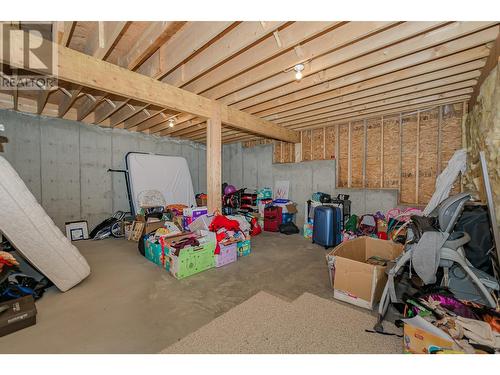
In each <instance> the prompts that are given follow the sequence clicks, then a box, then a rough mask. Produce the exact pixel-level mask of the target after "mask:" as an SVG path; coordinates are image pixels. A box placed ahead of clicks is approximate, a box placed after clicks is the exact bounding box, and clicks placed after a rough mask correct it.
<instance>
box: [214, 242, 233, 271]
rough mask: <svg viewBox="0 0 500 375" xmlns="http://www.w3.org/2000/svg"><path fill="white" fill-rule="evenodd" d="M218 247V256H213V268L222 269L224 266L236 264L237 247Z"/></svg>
mask: <svg viewBox="0 0 500 375" xmlns="http://www.w3.org/2000/svg"><path fill="white" fill-rule="evenodd" d="M219 246H220V254H215V267H222V266H225V265H226V264H229V263H233V262H236V259H237V258H238V256H237V245H236V243H233V244H231V245H222V244H219Z"/></svg>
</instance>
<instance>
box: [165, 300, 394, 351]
mask: <svg viewBox="0 0 500 375" xmlns="http://www.w3.org/2000/svg"><path fill="white" fill-rule="evenodd" d="M374 323H375V317H374V316H373V315H371V314H370V313H369V312H368V311H366V312H365V311H360V310H359V309H357V308H354V307H349V306H348V305H345V304H342V303H339V302H336V301H333V300H331V301H330V300H327V299H324V298H320V297H318V296H315V295H313V294H309V293H304V294H303V295H301V296H300V297H299V298H297V299H296V300H295V301H293V302H287V301H285V300H283V299H281V298H278V297H275V296H273V295H271V294H268V293H265V292H259V293H257V294H256V295H254V296H253V297H251V298H250V299H248V300H246V301H245V302H243V303H241V304H240V305H238V306H236V307H234V308H233V309H231V310H229V311H228V312H226V313H225V314H223V315H221V316H219V317H218V318H216V319H214V320H213V321H211V322H210V323H208V324H207V325H205V326H203V327H201V328H200V329H199V330H197V331H195V332H193V333H191V334H190V335H188V336H186V337H184V338H183V339H181V340H180V341H179V342H177V343H175V344H173V345H171V346H169V347H168V348H166V349H164V350H163V351H162V353H172V354H173V353H219V354H226V353H230V354H233V353H242V354H243V353H245V354H246V353H259V354H260V353H277V354H281V353H290V354H293V353H332V354H334V353H402V348H403V344H402V338H400V337H397V336H386V335H380V334H376V333H368V332H365V329H370V330H371V329H372V328H373V325H374ZM387 326H389V324H387ZM387 328H389V327H387ZM393 329H394V330H395V331H393V332H396V333H399V334H401V332H400V331H399V332H398V331H397V328H396V327H394V326H393Z"/></svg>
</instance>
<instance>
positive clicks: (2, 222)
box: [0, 156, 90, 292]
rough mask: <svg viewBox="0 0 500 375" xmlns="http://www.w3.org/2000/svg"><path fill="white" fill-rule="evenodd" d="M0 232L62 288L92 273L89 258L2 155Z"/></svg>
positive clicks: (71, 285)
mask: <svg viewBox="0 0 500 375" xmlns="http://www.w3.org/2000/svg"><path fill="white" fill-rule="evenodd" d="M0 232H2V233H3V234H4V235H5V236H6V237H7V238H8V240H9V241H10V242H11V243H12V244H13V245H14V247H15V248H16V249H17V250H18V251H19V252H20V253H21V254H22V255H23V256H24V257H25V258H26V259H27V260H28V261H29V262H30V263H31V264H32V265H33V266H34V267H36V268H37V269H38V271H40V272H41V273H43V274H44V275H45V276H46V277H47V278H48V279H49V280H50V281H52V282H53V283H54V284H55V285H56V286H57V288H59V289H60V290H61V291H62V292H65V291H67V290H68V289H70V288H72V287H73V286H75V285H76V284H78V283H79V282H80V281H82V280H83V279H85V278H86V277H87V276H88V275H89V274H90V267H89V265H88V263H87V261H86V260H85V258H84V257H83V256H82V255H81V254H80V252H79V251H78V249H77V248H76V247H75V246H74V245H73V244H72V243H71V241H70V240H69V239H68V238H66V236H64V235H63V234H62V232H61V231H60V230H59V228H57V227H56V225H55V224H54V222H53V221H52V219H51V218H50V217H49V216H48V215H47V213H46V212H45V211H44V209H43V208H42V206H40V204H39V203H38V202H37V201H36V199H35V197H34V196H33V194H31V192H30V191H29V190H28V188H27V187H26V185H25V184H24V182H23V180H22V179H21V177H19V175H18V174H17V172H16V171H15V170H14V169H13V168H12V166H11V165H10V163H9V162H8V161H7V160H6V159H5V158H3V157H2V156H0Z"/></svg>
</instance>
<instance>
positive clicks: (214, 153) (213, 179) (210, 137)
mask: <svg viewBox="0 0 500 375" xmlns="http://www.w3.org/2000/svg"><path fill="white" fill-rule="evenodd" d="M207 122H208V125H207V195H208V211H209V212H211V213H212V212H214V211H217V210H218V211H219V212H220V211H221V210H222V196H221V194H222V192H221V190H222V183H221V179H222V144H221V141H222V139H221V130H222V122H221V116H220V113H219V112H218V109H217V108H216V109H215V110H214V112H213V113H212V116H211V117H210V118H209V119H208V121H207Z"/></svg>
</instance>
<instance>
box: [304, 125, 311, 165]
mask: <svg viewBox="0 0 500 375" xmlns="http://www.w3.org/2000/svg"><path fill="white" fill-rule="evenodd" d="M311 150H312V130H305V131H303V132H302V160H304V161H307V160H313V159H312V152H311Z"/></svg>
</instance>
